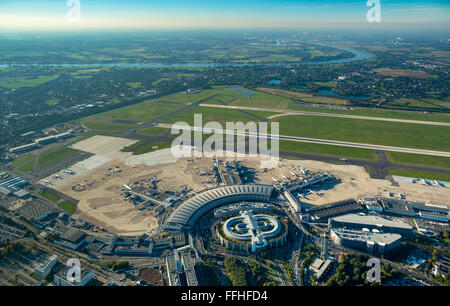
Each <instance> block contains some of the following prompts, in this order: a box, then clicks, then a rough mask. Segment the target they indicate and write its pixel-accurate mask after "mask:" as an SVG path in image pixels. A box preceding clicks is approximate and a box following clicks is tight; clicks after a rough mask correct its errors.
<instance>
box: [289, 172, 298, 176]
mask: <svg viewBox="0 0 450 306" xmlns="http://www.w3.org/2000/svg"><path fill="white" fill-rule="evenodd" d="M289 172H290V173H291V174H292V175H293V176H294V177H296V176H298V175H297V174H295V173H294V172H292V171H289Z"/></svg>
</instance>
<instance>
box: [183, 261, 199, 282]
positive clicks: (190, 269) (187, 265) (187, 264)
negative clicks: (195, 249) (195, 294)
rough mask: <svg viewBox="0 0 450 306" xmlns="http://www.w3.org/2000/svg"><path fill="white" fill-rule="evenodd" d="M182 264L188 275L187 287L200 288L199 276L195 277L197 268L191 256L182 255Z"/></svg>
mask: <svg viewBox="0 0 450 306" xmlns="http://www.w3.org/2000/svg"><path fill="white" fill-rule="evenodd" d="M181 262H182V264H183V267H184V273H185V274H186V280H187V285H188V286H198V281H197V275H195V268H194V263H193V262H192V257H191V255H190V254H187V253H181Z"/></svg>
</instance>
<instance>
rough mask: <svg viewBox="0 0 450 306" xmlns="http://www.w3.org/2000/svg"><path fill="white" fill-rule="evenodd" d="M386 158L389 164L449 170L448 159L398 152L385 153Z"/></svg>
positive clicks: (449, 161) (449, 159) (449, 160)
mask: <svg viewBox="0 0 450 306" xmlns="http://www.w3.org/2000/svg"><path fill="white" fill-rule="evenodd" d="M386 156H387V157H388V159H389V160H390V161H391V162H398V163H406V164H418V165H424V166H430V167H437V168H450V158H447V157H438V156H428V155H418V154H408V153H400V152H386Z"/></svg>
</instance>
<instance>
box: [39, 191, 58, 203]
mask: <svg viewBox="0 0 450 306" xmlns="http://www.w3.org/2000/svg"><path fill="white" fill-rule="evenodd" d="M39 195H40V196H42V197H44V198H46V199H47V200H50V201H52V202H58V201H59V200H61V198H60V197H58V196H57V195H55V194H53V193H51V192H49V191H41V192H39Z"/></svg>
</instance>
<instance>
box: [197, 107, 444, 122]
mask: <svg viewBox="0 0 450 306" xmlns="http://www.w3.org/2000/svg"><path fill="white" fill-rule="evenodd" d="M199 106H204V107H214V108H229V109H237V110H252V111H262V112H272V113H282V114H290V115H303V116H318V117H335V118H345V119H362V120H373V121H390V122H399V123H413V124H426V125H439V126H450V123H448V122H438V121H423V120H409V119H396V118H384V117H370V116H357V115H344V114H333V113H319V112H305V111H295V110H283V109H273V108H259V107H247V106H228V105H217V104H200V105H199Z"/></svg>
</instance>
